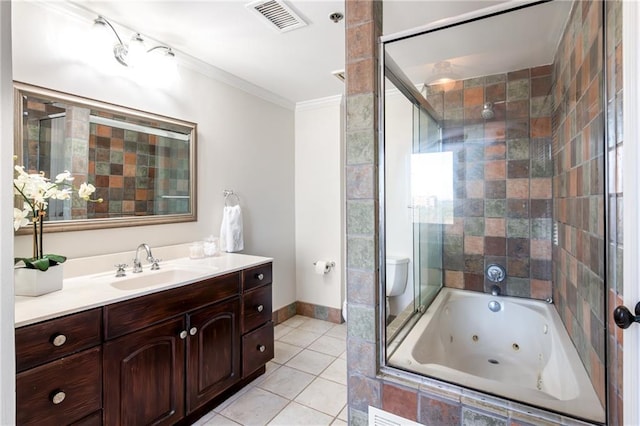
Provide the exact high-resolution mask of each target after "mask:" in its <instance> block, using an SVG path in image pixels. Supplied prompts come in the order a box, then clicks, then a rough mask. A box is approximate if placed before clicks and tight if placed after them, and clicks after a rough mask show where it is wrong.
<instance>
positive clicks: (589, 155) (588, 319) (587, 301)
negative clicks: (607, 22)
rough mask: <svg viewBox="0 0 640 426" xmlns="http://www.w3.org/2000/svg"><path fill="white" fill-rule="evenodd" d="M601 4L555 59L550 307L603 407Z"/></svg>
mask: <svg viewBox="0 0 640 426" xmlns="http://www.w3.org/2000/svg"><path fill="white" fill-rule="evenodd" d="M602 18H603V16H602V3H601V2H577V3H575V4H574V7H573V9H572V11H571V16H570V20H569V22H568V24H567V26H566V29H565V33H564V35H563V37H562V40H561V42H560V45H559V47H558V50H557V52H556V57H555V60H554V72H553V74H554V80H555V81H556V84H555V87H554V97H555V102H554V112H553V129H554V133H553V159H554V177H553V192H554V214H553V220H554V224H555V225H556V226H557V239H558V243H557V245H554V249H553V264H554V271H553V280H554V284H555V285H554V301H555V303H556V307H557V309H558V313H559V314H560V317H561V318H562V320H563V322H564V324H565V326H566V328H567V331H568V332H569V335H570V336H571V339H572V340H573V343H574V345H575V347H576V349H577V350H578V353H579V355H580V358H581V359H582V363H583V364H584V366H585V368H586V370H587V372H588V373H589V376H590V378H591V381H592V383H593V385H594V388H595V389H596V392H597V393H598V396H599V397H600V400H601V402H602V403H603V404H604V403H605V383H604V380H605V375H604V360H605V335H604V333H605V328H604V321H605V315H606V310H605V288H604V278H605V272H604V271H605V268H604V266H605V258H604V242H605V241H604V197H603V195H602V194H603V191H604V189H605V188H604V155H603V150H604V140H603V139H604V127H603V126H604V114H603V93H602V87H603V86H602V84H603V59H602V46H603V32H602V29H603V27H602V20H603V19H602Z"/></svg>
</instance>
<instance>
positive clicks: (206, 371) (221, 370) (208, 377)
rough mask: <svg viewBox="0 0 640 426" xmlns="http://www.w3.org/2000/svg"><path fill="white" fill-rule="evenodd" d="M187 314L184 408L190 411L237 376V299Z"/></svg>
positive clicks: (238, 331)
mask: <svg viewBox="0 0 640 426" xmlns="http://www.w3.org/2000/svg"><path fill="white" fill-rule="evenodd" d="M188 317H189V337H188V340H187V412H188V413H190V412H192V411H193V410H195V409H197V408H198V407H200V406H201V405H202V404H204V403H206V402H208V401H209V400H211V399H212V398H213V397H215V396H216V395H218V394H219V393H221V392H222V391H224V390H225V389H227V388H228V387H229V386H231V385H233V384H234V383H236V382H237V381H238V380H239V379H240V338H239V337H240V299H239V298H237V297H236V298H233V299H231V300H229V301H226V302H221V303H216V304H214V305H211V306H207V307H204V308H202V309H198V310H197V311H194V312H192V313H191V314H189V315H188Z"/></svg>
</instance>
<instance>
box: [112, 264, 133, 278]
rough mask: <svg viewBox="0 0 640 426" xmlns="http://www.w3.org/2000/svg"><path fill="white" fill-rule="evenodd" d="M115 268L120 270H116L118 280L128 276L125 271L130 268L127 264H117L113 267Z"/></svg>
mask: <svg viewBox="0 0 640 426" xmlns="http://www.w3.org/2000/svg"><path fill="white" fill-rule="evenodd" d="M113 266H115V267H116V268H118V269H117V270H116V278H119V277H126V276H127V274H126V272H125V271H124V268H126V267H127V266H129V265H127V264H126V263H117V264H115V265H113Z"/></svg>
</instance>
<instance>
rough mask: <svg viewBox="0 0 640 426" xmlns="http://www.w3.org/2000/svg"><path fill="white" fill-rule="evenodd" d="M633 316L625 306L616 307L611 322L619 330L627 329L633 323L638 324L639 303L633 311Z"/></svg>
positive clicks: (639, 315)
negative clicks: (612, 321)
mask: <svg viewBox="0 0 640 426" xmlns="http://www.w3.org/2000/svg"><path fill="white" fill-rule="evenodd" d="M634 311H635V315H633V314H632V313H631V311H629V309H627V307H626V306H622V305H621V306H618V307H616V308H615V309H614V310H613V320H614V321H615V323H616V325H617V326H618V327H620V328H629V326H630V325H631V324H633V323H634V322H640V302H638V303H637V304H636V307H635V309H634Z"/></svg>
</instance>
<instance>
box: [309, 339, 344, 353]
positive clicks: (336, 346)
mask: <svg viewBox="0 0 640 426" xmlns="http://www.w3.org/2000/svg"><path fill="white" fill-rule="evenodd" d="M308 348H309V349H312V350H314V351H316V352H322V353H323V354H327V355H331V356H340V354H341V353H342V352H344V351H345V350H346V349H347V344H346V342H345V341H344V340H343V339H338V338H336V337H331V336H326V335H325V336H320V337H318V339H317V340H315V341H314V342H313V343H311V344H310V345H309V346H308Z"/></svg>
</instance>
